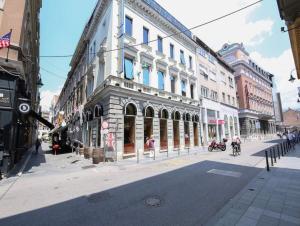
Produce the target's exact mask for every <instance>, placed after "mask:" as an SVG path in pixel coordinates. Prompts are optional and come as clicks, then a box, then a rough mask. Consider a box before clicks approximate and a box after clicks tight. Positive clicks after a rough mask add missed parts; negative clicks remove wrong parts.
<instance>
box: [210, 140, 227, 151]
mask: <svg viewBox="0 0 300 226" xmlns="http://www.w3.org/2000/svg"><path fill="white" fill-rule="evenodd" d="M226 142H227V139H225V138H224V139H223V141H222V142H219V143H217V142H216V141H215V140H213V141H212V142H211V143H210V145H209V146H208V151H213V150H215V149H220V150H221V151H225V150H226Z"/></svg>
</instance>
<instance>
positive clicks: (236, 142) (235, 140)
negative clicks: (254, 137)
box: [231, 136, 242, 152]
mask: <svg viewBox="0 0 300 226" xmlns="http://www.w3.org/2000/svg"><path fill="white" fill-rule="evenodd" d="M241 143H242V142H241V139H240V138H239V137H238V136H233V137H232V142H231V146H232V148H233V147H234V146H235V145H237V147H238V151H239V152H241Z"/></svg>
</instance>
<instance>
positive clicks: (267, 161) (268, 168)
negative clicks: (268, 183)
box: [265, 150, 270, 171]
mask: <svg viewBox="0 0 300 226" xmlns="http://www.w3.org/2000/svg"><path fill="white" fill-rule="evenodd" d="M265 155H266V164H267V171H270V166H269V158H268V151H267V150H265Z"/></svg>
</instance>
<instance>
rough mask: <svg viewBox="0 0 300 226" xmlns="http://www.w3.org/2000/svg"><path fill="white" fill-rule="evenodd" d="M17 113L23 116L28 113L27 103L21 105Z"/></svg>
mask: <svg viewBox="0 0 300 226" xmlns="http://www.w3.org/2000/svg"><path fill="white" fill-rule="evenodd" d="M19 111H20V112H21V113H23V114H27V113H28V112H29V111H30V105H29V104H28V103H21V104H20V105H19Z"/></svg>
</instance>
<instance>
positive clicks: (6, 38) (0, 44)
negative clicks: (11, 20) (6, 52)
mask: <svg viewBox="0 0 300 226" xmlns="http://www.w3.org/2000/svg"><path fill="white" fill-rule="evenodd" d="M10 37H11V31H10V32H9V33H7V34H6V35H3V36H2V37H1V38H0V49H2V48H6V47H9V46H10Z"/></svg>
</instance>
